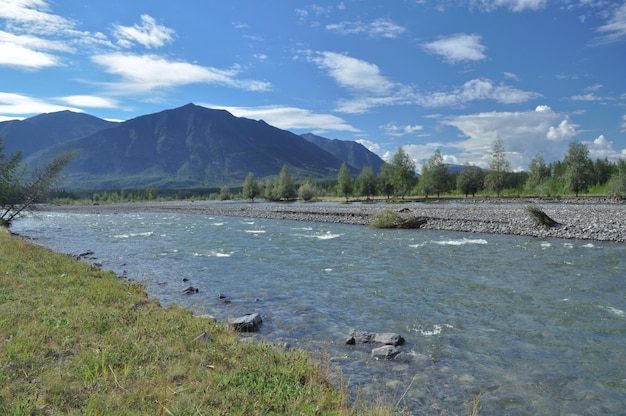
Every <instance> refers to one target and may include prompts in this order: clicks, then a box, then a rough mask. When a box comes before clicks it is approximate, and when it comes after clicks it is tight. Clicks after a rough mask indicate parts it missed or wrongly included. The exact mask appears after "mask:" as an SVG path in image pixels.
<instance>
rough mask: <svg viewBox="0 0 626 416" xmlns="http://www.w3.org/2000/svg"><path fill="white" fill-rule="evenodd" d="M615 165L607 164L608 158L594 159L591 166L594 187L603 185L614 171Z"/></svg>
mask: <svg viewBox="0 0 626 416" xmlns="http://www.w3.org/2000/svg"><path fill="white" fill-rule="evenodd" d="M616 169H617V167H616V165H614V164H612V163H611V162H609V159H608V158H606V157H605V158H604V159H596V161H595V163H594V164H593V176H594V181H595V183H596V185H604V184H605V183H607V182H608V180H609V179H610V178H611V176H612V175H613V173H614V172H615V171H616Z"/></svg>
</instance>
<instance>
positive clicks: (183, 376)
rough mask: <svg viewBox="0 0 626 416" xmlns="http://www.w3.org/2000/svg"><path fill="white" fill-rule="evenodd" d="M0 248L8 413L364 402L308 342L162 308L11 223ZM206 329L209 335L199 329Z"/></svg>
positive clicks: (293, 409) (323, 409) (340, 407)
mask: <svg viewBox="0 0 626 416" xmlns="http://www.w3.org/2000/svg"><path fill="white" fill-rule="evenodd" d="M0 247H1V250H0V414H12V415H31V414H69V415H72V414H75V415H78V414H80V415H83V414H84V415H99V414H125V415H134V414H135V415H148V414H149V415H166V414H167V415H190V414H208V415H217V414H220V415H226V414H228V415H268V414H339V415H350V414H356V412H357V409H355V408H353V407H352V408H351V407H350V406H349V405H348V403H347V398H346V393H345V391H344V390H343V389H335V388H333V386H332V385H331V383H330V382H329V374H328V368H327V367H324V366H322V365H319V363H314V362H313V361H312V360H311V359H310V357H309V355H308V354H307V353H306V352H304V351H302V350H289V351H286V352H285V351H282V350H280V349H278V348H277V347H275V346H273V345H270V344H268V343H264V342H258V343H256V342H255V343H246V342H239V341H238V339H237V335H236V334H234V333H233V332H231V331H229V330H228V328H226V327H225V326H224V325H221V324H217V323H214V322H213V321H211V320H208V319H203V318H199V317H194V316H193V315H192V314H191V312H189V311H187V310H185V309H182V308H180V307H176V306H173V307H167V308H164V307H161V306H160V305H159V303H158V302H156V301H155V300H151V299H149V298H147V296H146V294H145V291H144V288H143V287H142V286H141V285H138V284H135V283H131V282H128V281H124V280H122V279H120V278H118V277H116V276H115V275H113V274H112V273H110V272H103V271H99V270H97V269H95V268H93V267H91V266H90V265H88V264H85V263H80V262H77V261H75V260H74V259H72V258H70V257H69V256H65V255H62V254H58V253H54V252H51V251H49V250H47V249H44V248H42V247H39V246H35V245H32V244H29V243H27V242H26V241H24V240H23V239H21V238H15V237H12V236H10V235H9V233H8V232H6V230H4V231H2V230H0ZM203 333H207V334H209V336H210V340H208V341H205V340H197V339H196V338H197V337H198V336H199V335H201V334H203ZM359 410H360V409H359ZM386 410H387V409H385V407H384V406H377V407H376V409H373V410H371V411H368V412H366V413H369V414H385V413H387V411H386Z"/></svg>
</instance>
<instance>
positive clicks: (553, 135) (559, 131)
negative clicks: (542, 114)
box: [546, 120, 577, 141]
mask: <svg viewBox="0 0 626 416" xmlns="http://www.w3.org/2000/svg"><path fill="white" fill-rule="evenodd" d="M576 134H577V132H576V126H574V125H572V124H570V123H569V121H568V120H563V121H561V123H560V124H559V125H558V127H554V126H550V128H549V129H548V132H547V133H546V138H547V139H548V140H553V141H561V140H567V139H570V138H572V137H574V136H575V135H576Z"/></svg>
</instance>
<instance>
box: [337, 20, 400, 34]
mask: <svg viewBox="0 0 626 416" xmlns="http://www.w3.org/2000/svg"><path fill="white" fill-rule="evenodd" d="M326 30H330V31H333V32H337V33H340V34H342V35H361V34H364V35H367V36H368V37H370V38H388V39H393V38H397V37H398V36H400V35H402V34H403V33H404V32H405V31H406V28H405V27H403V26H400V25H398V24H396V23H394V22H393V21H392V20H390V19H376V20H374V21H373V22H371V23H363V22H360V21H357V22H341V23H335V24H329V25H326Z"/></svg>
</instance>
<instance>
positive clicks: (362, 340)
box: [346, 329, 404, 347]
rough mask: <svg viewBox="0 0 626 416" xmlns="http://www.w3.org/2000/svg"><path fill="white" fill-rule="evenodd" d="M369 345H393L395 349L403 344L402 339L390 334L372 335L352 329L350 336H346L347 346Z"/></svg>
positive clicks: (372, 333) (397, 335)
mask: <svg viewBox="0 0 626 416" xmlns="http://www.w3.org/2000/svg"><path fill="white" fill-rule="evenodd" d="M369 343H374V344H384V345H393V346H394V347H395V346H398V345H402V344H404V338H402V336H400V335H399V334H394V333H391V332H383V333H374V332H366V331H359V330H356V329H353V330H352V331H350V335H348V339H347V340H346V344H347V345H355V344H369Z"/></svg>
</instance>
